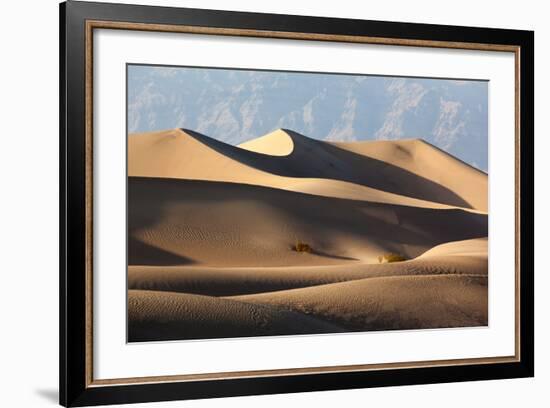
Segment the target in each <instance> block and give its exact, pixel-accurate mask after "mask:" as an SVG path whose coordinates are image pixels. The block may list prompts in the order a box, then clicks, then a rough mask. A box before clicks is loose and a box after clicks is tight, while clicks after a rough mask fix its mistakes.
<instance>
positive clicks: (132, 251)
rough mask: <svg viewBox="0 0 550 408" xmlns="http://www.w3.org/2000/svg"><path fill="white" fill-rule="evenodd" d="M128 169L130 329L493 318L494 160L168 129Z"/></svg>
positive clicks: (204, 333) (148, 336)
mask: <svg viewBox="0 0 550 408" xmlns="http://www.w3.org/2000/svg"><path fill="white" fill-rule="evenodd" d="M128 173H129V174H128V175H129V178H128V264H129V266H128V288H129V294H128V324H129V328H128V334H129V340H130V341H154V340H181V339H197V338H219V337H249V336H257V335H291V334H306V333H308V334H314V333H337V332H350V331H368V330H392V329H422V328H446V327H466V326H467V327H471V326H483V325H487V285H488V281H487V175H486V174H485V173H483V172H481V171H479V170H477V169H475V168H473V167H470V166H469V165H467V164H465V163H463V162H461V161H460V160H458V159H456V158H454V157H453V156H451V155H449V154H447V153H445V152H443V151H441V150H439V149H438V148H436V147H434V146H432V145H430V144H429V143H426V142H424V141H422V140H419V139H411V140H398V141H373V142H350V143H328V142H322V141H319V140H315V139H310V138H308V137H306V136H303V135H300V134H297V133H295V132H292V131H288V130H277V131H275V132H272V133H270V134H268V135H265V136H263V137H260V138H258V139H254V140H252V141H249V142H246V143H243V144H242V145H240V146H232V145H228V144H225V143H223V142H220V141H217V140H215V139H212V138H209V137H208V136H205V135H201V134H199V133H196V132H193V131H190V130H182V129H175V130H169V131H162V132H152V133H144V134H134V135H130V136H129V139H128ZM297 243H303V244H307V247H308V248H307V251H305V252H298V251H296V250H295V246H296V244H297ZM385 254H395V255H399V256H400V257H401V259H404V260H403V261H400V262H386V260H387V258H384V255H385Z"/></svg>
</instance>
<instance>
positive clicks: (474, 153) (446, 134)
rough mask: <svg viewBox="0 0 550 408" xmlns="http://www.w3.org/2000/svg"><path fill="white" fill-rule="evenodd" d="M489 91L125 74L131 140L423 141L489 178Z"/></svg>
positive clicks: (208, 73) (228, 73)
mask: <svg viewBox="0 0 550 408" xmlns="http://www.w3.org/2000/svg"><path fill="white" fill-rule="evenodd" d="M487 104H488V83H487V82H484V81H455V80H444V79H419V78H396V77H380V76H357V75H340V74H338V75H335V74H317V73H316V74H310V73H295V72H271V71H242V70H227V69H204V68H169V67H155V66H136V65H130V66H129V67H128V131H129V132H130V133H134V132H145V131H151V130H161V129H170V128H176V127H182V128H188V129H192V130H196V131H198V132H200V133H204V134H206V135H208V136H210V137H214V138H216V139H219V140H221V141H224V142H226V143H231V144H239V143H241V142H244V141H246V140H249V139H253V138H256V137H259V136H262V135H264V134H266V133H269V132H271V131H273V130H275V129H277V128H288V129H292V130H294V131H296V132H299V133H302V134H304V135H306V136H309V137H313V138H316V139H321V140H332V141H336V140H337V141H356V140H375V139H402V138H423V139H425V140H427V141H429V142H430V143H432V144H434V145H435V146H438V147H439V148H441V149H443V150H445V151H447V152H449V153H451V154H453V155H454V156H456V157H458V158H460V159H462V160H463V161H465V162H466V163H469V164H471V165H473V166H475V167H478V168H480V169H482V170H484V171H487V159H488V157H487V155H488V140H487V139H488V112H487V109H488V107H487Z"/></svg>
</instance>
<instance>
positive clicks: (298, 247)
mask: <svg viewBox="0 0 550 408" xmlns="http://www.w3.org/2000/svg"><path fill="white" fill-rule="evenodd" d="M292 250H293V251H296V252H307V253H311V252H312V248H311V246H310V245H309V244H306V243H305V242H302V241H296V244H294V245H293V246H292Z"/></svg>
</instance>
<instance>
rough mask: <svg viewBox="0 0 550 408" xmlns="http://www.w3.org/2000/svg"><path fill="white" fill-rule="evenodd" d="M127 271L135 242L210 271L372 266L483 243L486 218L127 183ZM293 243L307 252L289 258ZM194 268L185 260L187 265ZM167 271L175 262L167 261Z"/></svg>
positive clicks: (185, 184)
mask: <svg viewBox="0 0 550 408" xmlns="http://www.w3.org/2000/svg"><path fill="white" fill-rule="evenodd" d="M128 198H129V199H128V228H129V236H130V240H129V264H130V265H137V264H149V265H155V264H160V265H168V264H169V263H167V261H166V259H165V258H163V259H162V261H161V262H162V263H157V260H156V259H155V258H154V257H150V258H149V259H148V262H143V260H140V259H139V257H137V256H135V254H136V253H138V252H139V251H133V248H132V245H134V244H135V243H140V244H146V245H148V246H150V247H155V248H157V249H160V250H162V251H164V253H169V254H171V255H176V256H179V257H182V258H183V259H185V260H186V262H184V263H196V264H203V265H210V266H285V265H294V266H297V265H322V264H335V263H342V262H350V261H354V260H357V261H359V260H361V261H367V262H377V260H376V259H377V257H378V256H379V255H381V254H383V253H386V252H394V253H399V254H403V255H406V256H408V257H410V258H412V257H415V256H418V255H419V254H421V253H423V252H425V251H426V250H428V249H429V248H432V247H433V246H435V245H438V244H441V243H444V242H449V241H457V240H463V239H470V238H478V237H485V236H487V216H486V215H484V214H476V213H470V212H467V211H463V210H460V209H448V210H442V209H439V210H435V209H428V208H417V207H407V206H400V205H390V204H377V203H371V202H365V201H355V200H345V199H337V198H327V197H319V196H314V195H309V194H301V193H295V192H289V191H284V190H278V189H273V188H267V187H259V186H251V185H243V184H236V183H220V182H208V181H192V180H178V179H156V178H142V177H130V178H129V182H128ZM297 241H304V242H306V243H308V244H309V245H311V246H312V248H313V251H312V253H298V252H295V251H293V250H291V246H292V245H294V244H295V243H296V242H297ZM190 260H192V261H190ZM172 264H178V262H174V263H172Z"/></svg>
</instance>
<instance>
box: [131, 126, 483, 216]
mask: <svg viewBox="0 0 550 408" xmlns="http://www.w3.org/2000/svg"><path fill="white" fill-rule="evenodd" d="M370 144H375V145H377V146H378V147H377V148H369V147H368V145H370ZM380 144H382V145H383V147H384V148H379V147H380V146H379V145H380ZM241 146H242V148H241V147H236V146H231V145H228V144H225V143H223V142H220V141H217V140H215V139H212V138H209V137H207V136H204V135H201V134H199V133H197V132H193V131H190V130H181V129H175V130H170V131H162V132H152V133H143V134H134V135H130V136H129V142H128V154H129V157H130V160H129V163H128V171H129V173H128V174H129V175H130V176H141V177H166V178H184V179H199V180H211V181H230V182H237V183H245V184H255V185H263V186H268V187H274V188H282V189H287V190H294V191H302V192H312V193H315V194H319V195H328V196H339V194H342V195H340V196H341V197H342V198H352V199H365V200H369V201H377V202H390V203H395V204H399V203H402V204H405V205H417V204H418V205H419V206H424V207H426V206H430V204H427V203H428V202H431V203H437V204H440V205H441V204H443V205H447V206H457V207H464V208H473V209H476V210H480V211H486V210H487V199H486V197H485V198H483V194H482V195H481V197H480V196H479V194H478V193H479V191H478V190H479V189H483V185H485V188H486V183H487V176H486V175H485V174H484V173H482V172H480V171H478V170H475V169H473V168H471V167H470V166H468V165H466V164H464V163H462V162H460V161H459V160H457V159H455V158H454V157H452V156H450V155H447V154H445V153H443V152H441V151H440V150H439V149H437V148H435V147H433V146H431V145H429V144H427V143H425V142H423V141H420V140H406V141H385V142H359V143H356V144H354V143H348V144H342V145H341V144H335V143H327V142H322V141H319V140H315V139H310V138H307V137H305V136H303V135H299V134H297V133H295V132H292V131H287V130H278V131H275V132H273V133H271V134H268V135H266V136H264V137H261V138H258V139H255V140H252V141H249V142H247V143H244V144H242V145H241ZM376 151H379V152H382V153H376ZM435 169H436V170H437V171H436V172H435V173H436V174H437V176H436V177H435V178H434V170H435ZM458 173H460V174H458ZM480 183H481V184H480ZM483 183H485V184H483ZM479 185H481V187H479ZM485 195H486V194H485ZM399 197H402V198H401V199H400V198H399ZM411 199H412V201H411ZM400 200H402V201H400ZM403 200H404V201H403ZM415 200H416V201H415ZM422 203H423V204H422ZM431 206H433V204H432V205H431Z"/></svg>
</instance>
